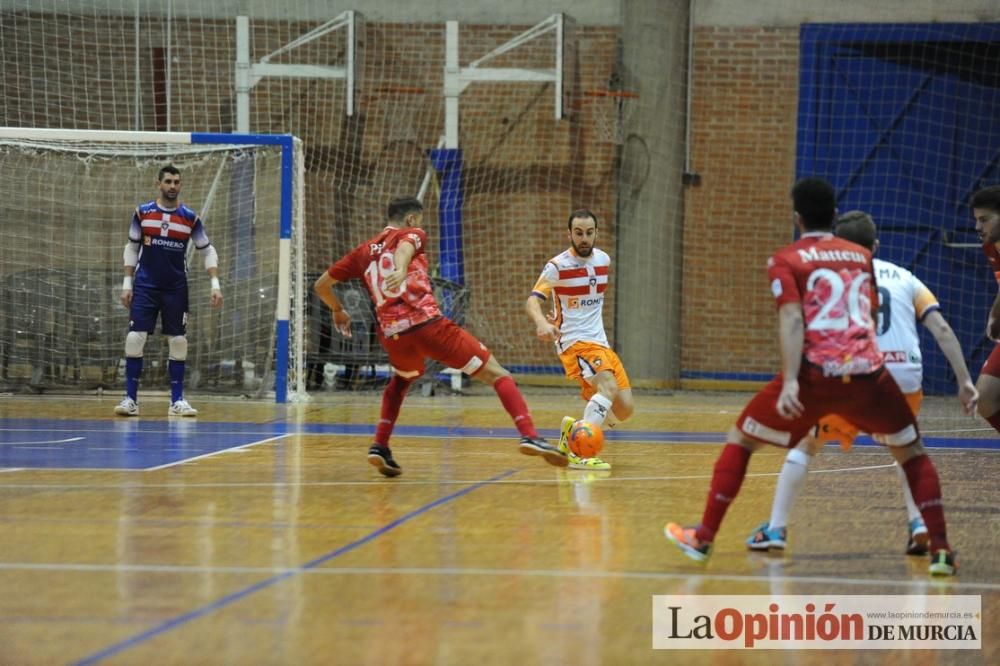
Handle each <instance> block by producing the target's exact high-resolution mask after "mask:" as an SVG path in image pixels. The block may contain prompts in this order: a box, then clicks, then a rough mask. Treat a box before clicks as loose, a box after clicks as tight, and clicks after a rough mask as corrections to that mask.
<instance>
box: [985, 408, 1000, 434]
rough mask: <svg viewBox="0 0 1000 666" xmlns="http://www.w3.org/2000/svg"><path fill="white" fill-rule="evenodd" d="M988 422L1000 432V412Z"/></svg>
mask: <svg viewBox="0 0 1000 666" xmlns="http://www.w3.org/2000/svg"><path fill="white" fill-rule="evenodd" d="M986 420H987V421H989V422H990V425H991V426H993V429H994V430H996V431H997V432H1000V411H998V412H996V413H995V414H993V416H991V417H989V418H988V419H986Z"/></svg>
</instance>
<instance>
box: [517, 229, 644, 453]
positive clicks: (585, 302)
mask: <svg viewBox="0 0 1000 666" xmlns="http://www.w3.org/2000/svg"><path fill="white" fill-rule="evenodd" d="M566 226H567V229H568V231H569V234H568V235H569V242H570V247H569V248H568V249H567V250H566V251H565V252H562V253H560V254H558V255H556V256H555V257H553V258H552V259H550V260H549V261H548V262H547V263H546V264H545V267H544V268H543V269H542V274H541V275H540V276H539V277H538V280H537V281H536V282H535V286H534V288H533V289H532V290H531V296H529V297H528V300H527V303H526V304H525V309H526V310H527V312H528V316H530V317H531V320H532V321H533V322H534V323H535V332H536V335H537V336H538V338H539V339H541V340H549V341H552V342H554V343H555V346H556V353H558V354H559V360H560V361H562V365H563V369H564V370H565V372H566V377H568V378H569V379H575V380H576V381H577V382H579V384H580V388H581V391H580V395H581V397H583V399H584V400H586V401H587V405H586V407H585V408H584V410H583V419H584V420H586V421H590V422H591V423H593V424H595V425H597V426H601V427H605V428H608V427H611V426H613V425H615V424H616V423H618V422H621V421H624V420H625V419H627V418H628V417H629V416H631V415H632V411H633V410H634V409H635V404H634V402H633V400H632V387H631V384H629V379H628V374H627V373H626V372H625V368H624V367H623V366H622V363H621V360H620V359H619V358H618V355H617V354H616V353H615V352H614V350H613V349H611V346H610V345H609V344H608V336H607V334H606V333H605V332H604V295H605V291H606V290H607V288H608V278H609V276H610V272H611V258H610V257H609V256H608V254H607V253H606V252H604V251H602V250H598V249H597V248H596V247H594V243H595V241H596V240H597V217H596V216H594V214H593V213H591V212H590V211H589V210H577V211H574V212H573V213H571V214H570V216H569V220H568V221H567V223H566ZM549 300H551V302H552V305H551V308H552V312H551V313H550V314H549V315H548V316H546V315H545V314H544V313H543V312H542V303H543V302H548V301H549ZM574 421H576V419H574V418H573V417H572V416H567V417H565V418H563V422H562V426H561V435H560V438H559V447H560V449H561V450H563V451H567V452H568V455H569V459H570V464H569V466H570V467H571V468H573V469H590V470H608V469H611V465H610V464H608V463H607V462H605V461H603V460H601V459H600V458H597V457H591V458H581V457H579V456H577V455H575V454H574V453H573V452H572V451H568V447H567V436H568V434H569V430H570V427H571V426H572V425H573V423H574Z"/></svg>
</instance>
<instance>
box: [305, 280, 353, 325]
mask: <svg viewBox="0 0 1000 666" xmlns="http://www.w3.org/2000/svg"><path fill="white" fill-rule="evenodd" d="M335 284H337V281H336V280H334V279H333V278H332V277H330V273H329V272H328V271H323V273H322V275H320V276H319V278H318V279H317V280H316V282H314V283H313V291H315V292H316V295H317V296H319V300H321V301H323V302H324V303H326V306H327V307H328V308H330V311H331V312H332V313H333V314H332V318H333V327H334V328H336V329H337V331H338V332H339V333H340V334H341V335H343V336H344V337H345V338H349V337H351V315H349V314H348V313H347V310H345V309H344V306H343V305H341V303H340V299H339V298H337V294H335V293H334V291H333V285H335Z"/></svg>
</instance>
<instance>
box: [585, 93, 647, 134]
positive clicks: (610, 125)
mask: <svg viewBox="0 0 1000 666" xmlns="http://www.w3.org/2000/svg"><path fill="white" fill-rule="evenodd" d="M583 97H584V101H585V102H588V103H589V105H590V107H591V109H592V113H593V118H594V127H595V129H596V135H597V140H598V141H603V142H605V143H613V144H615V145H618V146H620V145H622V144H624V143H625V138H626V136H627V134H628V131H627V129H626V128H627V127H628V126H629V124H628V123H629V120H630V119H631V117H632V114H633V113H635V109H636V108H637V107H638V105H639V94H638V93H634V92H628V91H625V90H587V91H584V93H583Z"/></svg>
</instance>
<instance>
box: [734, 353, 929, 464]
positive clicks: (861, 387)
mask: <svg viewBox="0 0 1000 666" xmlns="http://www.w3.org/2000/svg"><path fill="white" fill-rule="evenodd" d="M781 383H782V382H781V375H780V374H779V375H777V376H776V377H775V378H774V379H772V380H771V381H770V382H769V383H768V385H767V386H765V387H764V388H763V389H761V390H760V392H759V393H757V395H756V396H754V397H753V399H751V400H750V403H749V404H747V406H746V407H744V408H743V412H742V413H741V414H740V417H739V418H738V419H737V420H736V427H738V428H739V429H740V430H741V431H742V432H743V433H744V434H746V435H747V436H749V437H752V438H753V439H757V440H760V441H762V442H766V443H768V444H774V445H776V446H782V447H792V446H795V445H796V444H798V443H799V441H800V440H801V439H802V438H803V437H804V436H805V435H806V434H808V432H809V431H810V429H811V428H812V427H813V426H814V425H815V424H816V422H817V421H819V420H820V419H821V418H822V417H824V416H826V415H827V414H830V413H834V414H839V415H840V416H841V417H842V418H843V419H845V420H846V421H848V422H850V423H851V424H853V425H854V426H856V427H857V428H858V429H860V430H863V431H864V432H868V433H871V434H872V437H873V438H874V439H875V441H877V442H880V443H882V444H887V445H889V446H906V445H907V444H910V443H912V442H913V441H914V440H916V439H917V437H918V436H919V431H918V430H917V421H916V417H915V416H914V415H913V411H912V410H911V409H910V405H909V404H908V403H907V402H906V396H904V395H903V392H902V391H901V390H900V389H899V386H897V385H896V380H894V379H893V378H892V375H891V374H889V372H888V371H887V370H885V368H883V369H882V370H880V371H878V372H875V373H872V374H870V375H853V376H851V377H850V381H844V378H843V377H824V376H823V372H822V371H821V370H819V369H818V368H816V367H815V366H811V365H804V366H803V367H802V370H801V371H800V372H799V402H801V403H802V406H803V407H804V408H805V409H804V410H803V413H802V416H800V417H798V418H795V419H786V418H783V417H782V416H781V415H780V414H778V409H777V405H778V395H779V394H780V393H781Z"/></svg>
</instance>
